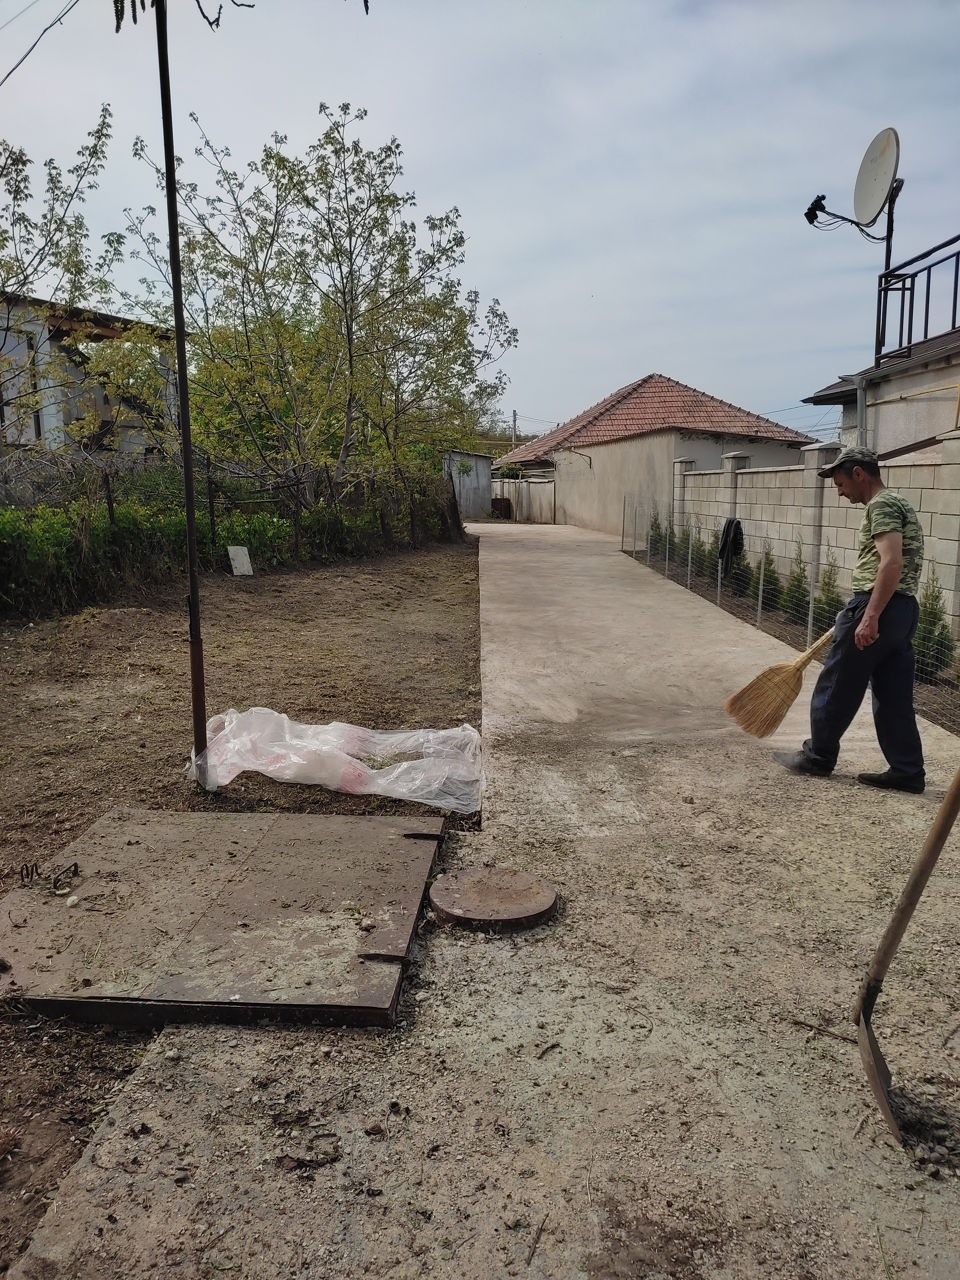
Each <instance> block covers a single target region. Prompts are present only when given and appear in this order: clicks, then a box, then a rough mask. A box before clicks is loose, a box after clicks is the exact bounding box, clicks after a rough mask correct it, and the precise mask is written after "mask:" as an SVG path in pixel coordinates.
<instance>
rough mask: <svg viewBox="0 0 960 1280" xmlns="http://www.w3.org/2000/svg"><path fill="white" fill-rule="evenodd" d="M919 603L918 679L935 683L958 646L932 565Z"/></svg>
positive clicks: (916, 647)
mask: <svg viewBox="0 0 960 1280" xmlns="http://www.w3.org/2000/svg"><path fill="white" fill-rule="evenodd" d="M918 603H919V605H920V617H919V620H918V622H917V633H916V635H915V636H914V637H913V651H914V654H915V655H916V673H917V679H918V680H922V681H923V682H924V683H925V684H933V683H934V682H935V681H936V679H937V676H938V675H939V674H940V672H941V671H942V670H943V669H944V667H946V666H948V665H949V664H950V663H951V662H952V660H953V655H954V651H955V649H956V643H955V641H954V639H953V635H952V634H951V632H950V626H949V623H948V622H947V613H946V609H945V608H944V603H943V591H942V589H941V587H940V579H939V578H938V577H937V574H936V570H935V569H934V568H933V566H931V568H930V573H929V574H928V576H927V580H926V582H925V583H924V585H923V590H922V591H921V592H920V599H919V602H918Z"/></svg>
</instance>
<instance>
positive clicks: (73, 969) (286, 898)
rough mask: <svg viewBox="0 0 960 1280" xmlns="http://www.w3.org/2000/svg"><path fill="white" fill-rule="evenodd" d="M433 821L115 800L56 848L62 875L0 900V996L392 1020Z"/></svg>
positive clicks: (121, 1011)
mask: <svg viewBox="0 0 960 1280" xmlns="http://www.w3.org/2000/svg"><path fill="white" fill-rule="evenodd" d="M441 828H442V819H440V818H426V819H424V818H419V817H418V818H374V817H355V818H342V817H326V816H313V815H305V814H239V813H221V814H206V813H169V812H154V811H150V810H142V809H115V810H113V811H111V812H110V813H108V814H107V815H106V816H105V817H104V818H102V819H101V820H100V821H99V822H97V823H95V824H94V825H93V826H92V827H90V828H89V830H88V831H86V832H85V833H84V834H83V835H82V836H80V838H79V839H77V840H75V841H74V842H73V844H71V845H70V847H69V848H68V849H66V850H65V851H64V853H63V855H62V856H61V858H60V859H58V861H57V864H56V868H60V867H66V868H67V871H66V872H65V873H64V874H63V875H61V876H60V877H59V878H58V879H56V880H55V879H54V878H52V877H51V875H50V874H41V875H40V876H37V877H35V878H34V879H33V881H32V882H31V883H28V884H24V885H22V886H21V887H20V888H17V889H15V890H13V891H12V892H11V893H9V894H8V895H7V897H6V898H5V900H4V907H5V916H4V918H3V919H0V956H2V957H3V958H4V959H5V960H6V961H7V963H8V964H9V965H10V969H9V970H8V971H6V972H4V973H0V998H15V999H21V1000H26V1001H29V1002H30V1003H31V1004H36V1005H37V1006H42V1007H43V1008H44V1010H45V1011H47V1012H50V1013H56V1014H64V1013H65V1014H69V1015H72V1016H75V1017H81V1018H87V1019H92V1020H106V1021H120V1022H124V1023H132V1022H139V1023H154V1024H155V1023H159V1022H166V1021H176V1020H179V1019H185V1018H192V1017H229V1018H230V1019H231V1020H232V1019H240V1018H243V1017H263V1016H265V1015H270V1014H272V1015H273V1016H281V1017H290V1016H307V1017H310V1018H314V1019H318V1020H322V1021H327V1022H345V1023H347V1022H349V1023H351V1024H355V1025H356V1024H371V1025H389V1024H390V1022H392V1020H393V1017H394V1014H395V1011H396V1005H397V1000H398V998H399V994H400V982H401V978H402V972H403V965H404V962H405V961H406V957H407V952H408V950H409V946H410V941H411V938H412V935H413V929H414V926H415V924H416V919H417V912H418V910H419V907H420V903H421V901H422V899H423V892H424V885H425V883H426V880H427V877H428V876H429V874H430V869H431V867H432V865H433V859H434V856H435V853H436V848H437V844H438V841H439V839H440V832H441ZM74 863H75V864H76V865H77V867H78V873H77V874H76V875H73V874H71V871H70V868H71V867H72V865H73V864H74ZM56 868H48V869H46V871H47V872H48V873H49V872H50V871H53V870H55V869H56Z"/></svg>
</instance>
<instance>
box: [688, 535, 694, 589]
mask: <svg viewBox="0 0 960 1280" xmlns="http://www.w3.org/2000/svg"><path fill="white" fill-rule="evenodd" d="M692 569H693V536H692V535H691V533H690V530H689V529H688V530H687V590H688V591H689V590H690V580H691V571H692Z"/></svg>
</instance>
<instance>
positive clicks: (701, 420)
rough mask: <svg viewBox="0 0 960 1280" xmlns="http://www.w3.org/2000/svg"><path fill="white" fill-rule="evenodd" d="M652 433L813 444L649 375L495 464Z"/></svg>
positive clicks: (534, 459)
mask: <svg viewBox="0 0 960 1280" xmlns="http://www.w3.org/2000/svg"><path fill="white" fill-rule="evenodd" d="M656 431H686V432H694V433H703V434H705V435H725V436H744V437H745V438H752V439H755V440H756V439H759V440H779V441H782V442H783V443H784V444H796V445H803V444H812V443H813V438H812V437H811V436H805V435H803V434H802V433H801V432H799V431H793V430H791V429H790V427H782V426H781V425H780V423H779V422H772V421H771V420H770V419H769V418H762V417H761V416H760V415H759V414H758V413H750V412H749V410H747V409H738V408H737V406H736V405H734V404H728V403H727V402H726V400H717V399H716V398H715V397H714V396H708V395H707V394H706V393H705V392H703V391H697V390H696V389H695V388H694V387H687V386H684V384H683V383H682V382H675V381H674V380H673V378H666V377H664V376H663V374H662V373H650V374H648V375H647V376H646V377H645V378H641V379H640V381H639V382H631V383H630V385H629V386H627V387H621V388H620V390H619V391H614V393H613V394H612V395H609V396H607V398H606V399H605V400H601V401H600V402H599V403H598V404H595V405H593V406H592V407H591V408H589V409H584V411H583V413H579V414H577V416H576V417H575V418H571V419H570V421H569V422H565V423H563V424H562V425H561V426H559V427H557V428H556V429H555V430H554V431H550V432H548V433H547V434H546V435H545V436H540V437H539V438H538V439H536V440H530V441H528V442H527V444H523V445H520V446H519V447H518V448H516V449H513V450H512V451H511V452H510V453H505V454H504V455H503V457H501V458H499V459H498V460H497V462H496V463H495V464H494V465H496V466H502V465H503V463H505V462H537V461H540V460H541V459H543V458H546V457H547V456H548V455H549V454H551V453H555V452H557V451H559V450H562V449H572V448H574V447H575V448H577V449H580V448H583V447H584V446H586V445H596V444H608V443H609V442H610V441H612V440H627V439H629V438H630V437H631V436H645V435H652V434H653V433H654V432H656Z"/></svg>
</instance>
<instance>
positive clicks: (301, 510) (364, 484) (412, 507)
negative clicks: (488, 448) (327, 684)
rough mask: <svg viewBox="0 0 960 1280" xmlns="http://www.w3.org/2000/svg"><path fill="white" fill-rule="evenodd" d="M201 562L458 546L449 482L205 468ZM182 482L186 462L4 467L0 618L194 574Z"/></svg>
mask: <svg viewBox="0 0 960 1280" xmlns="http://www.w3.org/2000/svg"><path fill="white" fill-rule="evenodd" d="M194 478H195V513H196V523H195V530H196V554H197V560H198V564H199V567H200V568H201V569H202V570H216V569H223V570H228V568H229V559H228V548H230V547H237V546H243V547H246V548H247V549H248V551H249V554H250V557H251V560H252V561H253V563H254V564H255V566H257V567H258V568H273V567H281V566H288V565H294V564H298V563H301V562H305V561H329V560H332V559H336V558H339V557H342V556H364V555H371V554H377V553H379V552H382V551H388V550H392V549H396V548H402V547H410V546H419V545H421V544H422V543H424V542H429V541H432V540H434V539H438V540H449V539H455V538H459V537H461V536H462V532H463V527H462V522H461V520H460V514H459V510H458V507H457V502H456V496H455V493H454V490H453V485H452V481H451V479H450V477H449V476H443V475H438V474H434V473H433V472H429V471H422V472H409V471H407V472H404V473H403V474H400V472H399V470H398V469H394V468H392V467H387V468H384V469H381V470H375V469H373V468H372V467H368V468H366V469H365V470H364V471H363V472H359V471H358V472H352V473H349V474H347V475H346V476H345V477H344V479H343V480H342V482H341V483H339V484H337V485H334V483H333V478H332V477H331V476H330V474H329V471H328V470H327V468H325V467H323V466H321V467H319V468H317V467H311V468H306V467H303V468H298V467H291V468H289V469H288V470H287V471H286V472H285V473H278V472H276V471H270V470H267V469H264V470H263V471H256V470H253V469H249V468H245V467H243V466H241V465H239V464H237V463H235V462H217V461H215V460H214V459H212V458H209V457H206V456H205V455H202V454H201V455H200V456H199V457H198V458H197V459H196V461H195V467H194ZM187 559H188V549H187V520H186V510H185V492H184V475H183V466H182V461H181V459H180V458H179V457H178V456H176V455H172V456H171V455H162V454H161V455H153V456H152V455H146V456H144V455H142V454H140V455H123V454H97V455H92V456H79V457H78V456H72V455H68V454H53V453H41V452H36V453H32V452H31V453H27V452H25V451H24V452H16V453H13V454H9V455H6V456H3V457H0V618H2V617H7V616H10V617H30V618H33V617H41V616H44V615H46V614H49V613H53V612H65V611H70V610H71V609H76V608H80V607H84V606H86V605H88V604H95V603H101V602H103V601H106V600H108V599H110V598H112V597H113V596H114V595H116V594H117V592H119V591H121V590H123V589H126V588H127V587H143V586H145V585H147V584H152V583H160V582H164V581H168V580H170V579H172V578H175V577H177V576H178V575H182V574H183V573H185V572H186V569H187Z"/></svg>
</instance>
